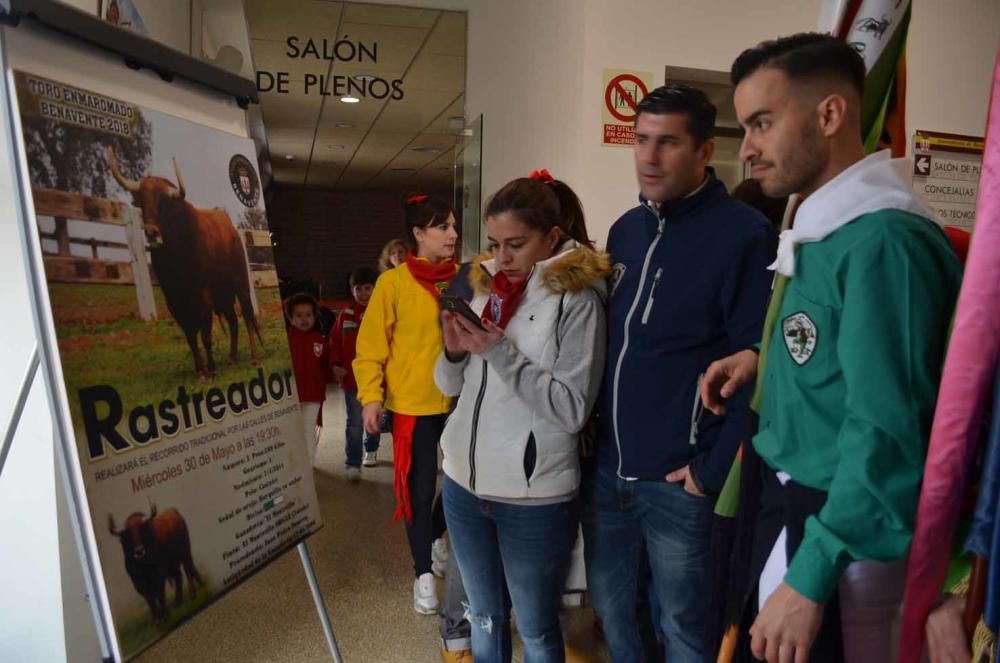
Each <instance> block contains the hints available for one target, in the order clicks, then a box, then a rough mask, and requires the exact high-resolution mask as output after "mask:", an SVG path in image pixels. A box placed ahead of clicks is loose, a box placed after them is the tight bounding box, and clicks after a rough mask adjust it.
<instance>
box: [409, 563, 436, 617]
mask: <svg viewBox="0 0 1000 663" xmlns="http://www.w3.org/2000/svg"><path fill="white" fill-rule="evenodd" d="M413 609H414V610H416V611H417V613H418V614H421V615H436V614H437V612H438V597H437V587H436V586H435V585H434V576H433V575H431V574H430V573H425V574H423V575H422V576H420V577H419V578H417V579H416V580H414V581H413Z"/></svg>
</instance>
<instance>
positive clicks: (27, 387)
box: [0, 343, 38, 474]
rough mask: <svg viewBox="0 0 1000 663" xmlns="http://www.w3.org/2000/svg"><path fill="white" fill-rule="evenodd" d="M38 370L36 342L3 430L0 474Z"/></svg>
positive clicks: (0, 444)
mask: <svg viewBox="0 0 1000 663" xmlns="http://www.w3.org/2000/svg"><path fill="white" fill-rule="evenodd" d="M37 372H38V343H35V344H34V345H32V346H31V356H30V357H28V369H27V370H26V371H25V372H24V377H23V378H21V386H20V387H19V388H18V390H17V396H16V397H15V398H14V409H13V410H11V413H10V420H9V421H8V422H7V427H6V428H4V431H3V442H2V443H0V474H2V473H3V466H4V463H6V462H7V454H8V453H10V446H11V444H12V443H13V442H14V433H15V432H17V423H18V422H19V421H20V420H21V413H22V412H24V405H25V403H27V401H28V393H29V392H30V391H31V384H32V383H33V382H34V381H35V373H37Z"/></svg>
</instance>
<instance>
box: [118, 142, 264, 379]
mask: <svg viewBox="0 0 1000 663" xmlns="http://www.w3.org/2000/svg"><path fill="white" fill-rule="evenodd" d="M108 165H109V166H110V168H111V174H112V175H113V176H114V178H115V180H117V182H118V184H120V185H121V186H122V188H124V189H125V190H126V191H128V192H129V193H130V194H132V204H133V205H134V206H135V207H137V208H139V209H140V210H142V224H143V230H144V231H145V233H146V241H147V243H148V244H149V249H150V255H151V257H152V264H153V271H154V272H155V273H156V278H157V280H158V281H159V283H160V289H161V290H162V291H163V297H164V299H165V300H166V302H167V308H168V309H170V314H171V315H172V316H173V317H174V320H176V321H177V324H178V325H180V328H181V330H182V331H183V332H184V336H185V338H186V339H187V343H188V346H189V347H190V348H191V354H192V355H193V357H194V368H195V372H196V373H197V375H198V379H199V380H200V381H204V380H206V379H207V378H209V377H215V376H216V374H217V371H216V367H215V359H214V358H213V357H212V314H213V313H215V314H218V315H219V316H220V317H224V318H225V319H226V322H228V323H229V361H230V362H232V363H236V360H237V354H236V345H237V340H238V339H239V329H238V324H239V323H238V321H237V318H236V308H235V304H236V300H239V303H240V310H241V311H242V313H243V320H244V321H245V322H246V326H247V332H248V335H249V337H250V354H251V356H252V357H253V363H254V365H255V366H256V365H258V363H259V360H258V357H257V340H260V342H261V344H263V342H264V341H263V339H262V338H261V335H260V329H259V327H258V326H257V320H256V319H255V317H254V312H253V305H252V303H251V300H250V287H251V286H250V277H249V274H248V271H247V258H246V252H245V251H244V249H243V243H242V242H241V241H240V237H239V234H238V233H237V231H236V228H235V227H234V226H233V223H232V221H231V220H230V218H229V215H228V214H227V213H226V212H225V211H224V210H221V209H211V210H206V209H197V208H195V207H194V206H193V205H191V204H190V203H189V202H187V201H186V200H185V199H184V196H185V192H184V180H183V179H181V173H180V168H178V166H177V161H176V160H174V171H175V173H176V175H177V185H176V186H174V184H173V183H171V182H170V181H169V180H167V179H164V178H162V177H153V176H147V177H143V178H142V179H141V180H138V181H134V180H129V179H127V178H125V177H124V176H123V175H122V174H121V172H120V171H119V169H118V162H117V160H116V159H115V153H114V149H113V148H110V147H109V148H108ZM199 333H200V334H201V342H202V345H203V346H204V347H205V355H206V360H207V363H206V362H205V361H203V360H202V357H201V353H200V352H199V350H198V334H199ZM255 335H256V338H255Z"/></svg>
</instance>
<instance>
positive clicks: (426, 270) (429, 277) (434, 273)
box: [406, 251, 458, 300]
mask: <svg viewBox="0 0 1000 663" xmlns="http://www.w3.org/2000/svg"><path fill="white" fill-rule="evenodd" d="M406 266H407V267H409V268H410V273H411V274H413V278H415V279H416V280H417V283H419V284H420V285H421V286H423V288H424V290H426V291H427V292H429V293H431V295H432V296H433V297H434V299H435V300H436V299H437V298H438V297H440V296H441V293H442V292H444V291H445V290H447V289H448V286H449V285H450V284H451V282H452V281H453V280H454V279H455V274H456V273H458V265H456V264H455V260H454V259H452V258H448V259H447V260H442V261H441V262H439V263H432V262H430V261H428V260H421V259H420V258H418V257H417V256H415V255H414V254H413V251H410V252H409V253H407V254H406Z"/></svg>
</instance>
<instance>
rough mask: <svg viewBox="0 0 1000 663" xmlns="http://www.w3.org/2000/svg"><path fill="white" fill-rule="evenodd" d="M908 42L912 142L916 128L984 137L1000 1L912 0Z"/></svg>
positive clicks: (999, 38)
mask: <svg viewBox="0 0 1000 663" xmlns="http://www.w3.org/2000/svg"><path fill="white" fill-rule="evenodd" d="M908 43H909V46H908V48H907V52H906V66H907V68H908V76H909V78H908V81H907V95H906V129H907V135H908V136H909V137H910V138H911V139H912V136H913V131H914V130H915V129H925V130H928V131H947V132H950V133H959V134H969V135H973V136H982V135H984V131H985V129H986V110H987V105H988V104H989V97H990V81H991V80H992V79H993V65H994V61H995V57H996V53H997V47H998V46H1000V2H997V0H948V2H936V1H935V0H914V2H913V20H912V22H911V23H910V32H909V42H908ZM910 143H911V144H910V145H908V146H907V149H908V150H912V140H911V141H910Z"/></svg>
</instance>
